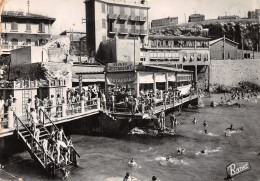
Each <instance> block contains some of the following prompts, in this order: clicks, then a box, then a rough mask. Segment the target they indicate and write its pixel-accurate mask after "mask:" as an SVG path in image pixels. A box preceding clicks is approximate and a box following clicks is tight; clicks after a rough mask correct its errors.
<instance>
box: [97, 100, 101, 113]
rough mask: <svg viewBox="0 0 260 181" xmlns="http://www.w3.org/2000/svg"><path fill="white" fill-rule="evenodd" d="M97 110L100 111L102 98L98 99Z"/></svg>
mask: <svg viewBox="0 0 260 181" xmlns="http://www.w3.org/2000/svg"><path fill="white" fill-rule="evenodd" d="M97 109H98V110H100V98H98V99H97Z"/></svg>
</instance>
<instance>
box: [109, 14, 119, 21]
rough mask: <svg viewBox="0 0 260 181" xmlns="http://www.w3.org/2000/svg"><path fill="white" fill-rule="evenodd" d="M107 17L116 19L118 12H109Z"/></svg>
mask: <svg viewBox="0 0 260 181" xmlns="http://www.w3.org/2000/svg"><path fill="white" fill-rule="evenodd" d="M107 18H108V19H110V20H116V19H117V14H108V15H107Z"/></svg>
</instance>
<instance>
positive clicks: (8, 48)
mask: <svg viewBox="0 0 260 181" xmlns="http://www.w3.org/2000/svg"><path fill="white" fill-rule="evenodd" d="M28 46H30V45H1V50H2V51H11V50H14V49H18V48H24V47H28Z"/></svg>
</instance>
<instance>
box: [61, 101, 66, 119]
mask: <svg viewBox="0 0 260 181" xmlns="http://www.w3.org/2000/svg"><path fill="white" fill-rule="evenodd" d="M61 116H62V117H66V116H67V112H66V104H65V103H63V104H62V114H61Z"/></svg>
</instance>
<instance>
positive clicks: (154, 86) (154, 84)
mask: <svg viewBox="0 0 260 181" xmlns="http://www.w3.org/2000/svg"><path fill="white" fill-rule="evenodd" d="M153 93H154V94H156V75H155V73H153Z"/></svg>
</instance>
